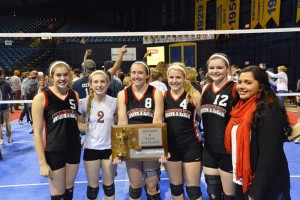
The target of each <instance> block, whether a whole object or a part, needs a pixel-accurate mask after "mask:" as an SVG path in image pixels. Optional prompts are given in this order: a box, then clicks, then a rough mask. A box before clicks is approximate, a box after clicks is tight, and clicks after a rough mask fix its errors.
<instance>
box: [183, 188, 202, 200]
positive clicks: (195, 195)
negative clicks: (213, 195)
mask: <svg viewBox="0 0 300 200" xmlns="http://www.w3.org/2000/svg"><path fill="white" fill-rule="evenodd" d="M185 189H186V193H187V194H188V196H189V199H190V200H196V199H199V198H200V197H201V196H202V192H201V189H200V187H199V186H186V187H185Z"/></svg>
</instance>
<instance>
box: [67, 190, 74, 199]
mask: <svg viewBox="0 0 300 200" xmlns="http://www.w3.org/2000/svg"><path fill="white" fill-rule="evenodd" d="M73 191H74V187H72V188H70V189H66V190H65V199H66V200H72V199H73Z"/></svg>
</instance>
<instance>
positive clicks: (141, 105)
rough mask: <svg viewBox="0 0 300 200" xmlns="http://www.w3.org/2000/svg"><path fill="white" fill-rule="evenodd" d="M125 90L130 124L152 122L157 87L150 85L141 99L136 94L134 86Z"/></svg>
mask: <svg viewBox="0 0 300 200" xmlns="http://www.w3.org/2000/svg"><path fill="white" fill-rule="evenodd" d="M124 92H125V104H126V112H127V117H128V124H149V123H152V122H153V117H154V109H155V102H154V93H155V88H154V87H153V86H151V85H148V87H147V89H146V91H145V93H144V95H143V96H142V97H141V98H140V99H138V98H137V97H136V96H135V94H134V92H133V88H132V86H130V87H128V88H125V89H124Z"/></svg>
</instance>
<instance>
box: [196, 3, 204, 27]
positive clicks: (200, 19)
mask: <svg viewBox="0 0 300 200" xmlns="http://www.w3.org/2000/svg"><path fill="white" fill-rule="evenodd" d="M206 2H207V0H196V1H195V30H196V31H197V30H206Z"/></svg>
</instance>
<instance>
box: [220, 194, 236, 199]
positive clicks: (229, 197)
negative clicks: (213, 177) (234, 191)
mask: <svg viewBox="0 0 300 200" xmlns="http://www.w3.org/2000/svg"><path fill="white" fill-rule="evenodd" d="M223 197H224V200H235V196H230V195H226V194H225V193H224V194H223Z"/></svg>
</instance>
